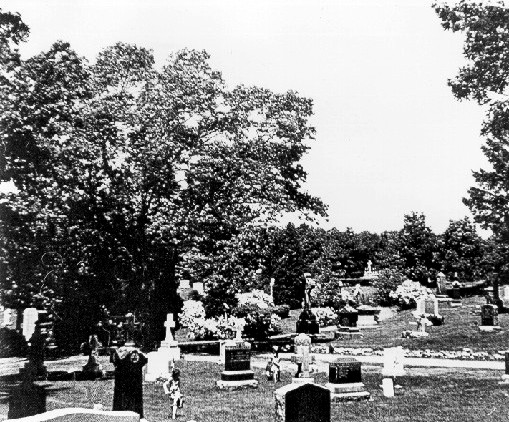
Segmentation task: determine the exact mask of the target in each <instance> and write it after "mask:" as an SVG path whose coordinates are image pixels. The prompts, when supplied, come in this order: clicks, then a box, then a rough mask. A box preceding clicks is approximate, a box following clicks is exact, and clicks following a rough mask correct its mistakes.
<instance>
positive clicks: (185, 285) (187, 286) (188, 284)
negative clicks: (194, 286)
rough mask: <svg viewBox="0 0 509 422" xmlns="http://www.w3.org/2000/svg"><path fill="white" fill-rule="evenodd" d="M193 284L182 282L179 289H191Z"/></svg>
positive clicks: (187, 281) (186, 281)
mask: <svg viewBox="0 0 509 422" xmlns="http://www.w3.org/2000/svg"><path fill="white" fill-rule="evenodd" d="M190 288H191V284H190V282H189V280H180V284H179V289H190Z"/></svg>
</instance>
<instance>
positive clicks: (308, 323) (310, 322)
mask: <svg viewBox="0 0 509 422" xmlns="http://www.w3.org/2000/svg"><path fill="white" fill-rule="evenodd" d="M304 277H305V278H306V287H305V289H304V303H303V309H302V312H301V314H300V315H299V320H298V321H297V324H296V325H297V326H296V331H297V333H305V334H318V333H319V332H320V327H319V325H318V321H317V320H316V316H315V314H313V312H311V299H310V294H311V290H313V289H314V287H315V286H316V282H315V281H314V280H313V279H312V278H311V274H308V273H306V274H304Z"/></svg>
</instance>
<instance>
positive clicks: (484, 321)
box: [481, 305, 498, 326]
mask: <svg viewBox="0 0 509 422" xmlns="http://www.w3.org/2000/svg"><path fill="white" fill-rule="evenodd" d="M481 325H485V326H497V325H498V308H497V306H496V305H483V306H482V307H481Z"/></svg>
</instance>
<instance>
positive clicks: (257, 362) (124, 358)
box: [2, 267, 509, 422]
mask: <svg viewBox="0 0 509 422" xmlns="http://www.w3.org/2000/svg"><path fill="white" fill-rule="evenodd" d="M371 272H372V271H371V269H370V268H369V267H368V268H366V271H365V276H366V275H367V276H368V277H369V276H370V273H371ZM184 287H185V288H183V289H181V294H182V295H183V296H186V291H185V290H186V289H191V288H190V287H189V288H188V287H187V286H184ZM400 287H401V286H400ZM463 287H464V286H462V284H461V283H460V282H458V281H457V280H453V281H452V282H448V281H447V280H439V283H437V286H436V288H435V289H434V290H433V291H431V290H430V289H428V288H422V286H421V287H418V286H416V285H415V284H411V282H409V283H406V287H405V286H403V289H405V288H411V289H418V291H419V292H420V293H419V294H417V295H416V300H415V307H413V306H412V307H410V309H407V310H402V311H400V312H399V313H397V314H391V315H390V316H387V317H381V314H382V313H383V312H384V310H383V309H381V308H376V307H373V306H369V305H362V304H360V305H359V304H358V302H357V304H356V303H354V302H351V303H350V302H349V303H347V304H346V305H345V306H344V308H342V309H341V310H340V312H338V314H337V315H336V317H335V318H332V319H330V320H329V319H327V318H325V317H323V316H322V315H321V314H320V310H317V309H316V308H313V307H312V303H313V302H312V298H313V290H314V289H315V288H316V282H315V281H314V280H313V279H311V278H310V277H309V275H306V289H305V294H304V297H303V299H304V300H303V303H302V308H301V309H300V310H299V311H298V312H296V313H295V312H290V313H289V316H288V317H284V316H283V317H279V318H281V321H285V322H286V325H287V327H289V328H288V329H287V330H286V331H287V332H284V333H280V334H276V335H269V336H266V337H265V338H263V339H261V340H259V339H258V340H255V339H253V338H252V336H248V335H246V334H247V330H246V328H247V327H248V324H249V318H240V317H229V316H228V315H224V317H223V319H224V321H223V322H225V323H226V325H225V328H224V335H221V337H220V338H219V339H212V340H199V339H198V340H197V339H196V333H197V332H198V331H199V330H198V329H197V326H200V324H202V323H203V324H206V319H205V322H204V321H201V320H202V319H204V318H203V317H204V315H203V314H202V313H201V312H197V313H196V312H195V314H194V318H191V317H190V316H189V315H181V319H182V320H184V321H186V318H187V319H188V321H187V322H186V323H185V325H186V327H185V328H181V329H180V330H179V331H182V332H184V331H186V334H185V336H184V335H183V333H179V334H180V335H176V331H175V328H176V316H175V315H173V314H168V315H167V320H166V322H165V324H164V326H165V327H164V328H165V338H164V340H163V341H161V343H160V344H159V347H158V348H157V349H156V350H151V351H146V350H141V349H140V347H139V346H140V345H141V343H140V335H139V332H138V331H139V330H140V325H139V324H137V323H136V321H135V320H134V319H133V317H132V315H128V316H126V320H124V323H123V324H121V325H120V327H119V326H118V325H117V329H118V330H119V332H120V333H121V334H118V333H117V334H118V335H116V336H113V335H111V333H109V332H108V334H109V335H108V336H107V337H102V338H100V336H99V333H100V331H99V330H104V326H103V324H102V323H101V324H98V325H97V327H96V329H95V330H93V332H91V333H90V336H89V338H88V340H87V342H85V343H84V345H83V352H84V354H85V355H86V356H87V357H86V359H87V360H86V361H85V362H83V361H82V360H81V362H83V363H84V364H83V365H82V366H81V367H80V368H76V363H77V361H76V360H73V361H72V363H71V364H70V366H65V365H64V367H65V370H61V369H60V370H59V369H56V368H58V366H59V365H60V364H59V360H58V359H57V360H52V359H54V358H55V357H54V356H52V355H51V350H52V347H53V346H52V345H51V341H50V339H51V333H50V331H51V322H50V321H49V322H48V321H45V314H44V313H42V314H39V313H38V312H37V310H35V309H27V310H25V312H24V320H23V323H22V332H23V334H24V335H27V336H28V337H29V342H28V343H29V347H28V356H27V357H28V361H27V362H25V361H22V362H21V363H22V365H21V366H19V365H17V366H16V365H14V366H13V367H12V368H11V370H9V371H7V373H4V374H3V376H2V393H3V399H4V405H3V409H4V410H5V412H4V414H5V415H6V416H7V417H8V418H20V417H23V416H27V415H35V414H37V415H40V417H41V418H46V417H47V418H49V419H51V418H57V417H62V412H64V413H65V412H66V410H65V409H68V408H71V407H83V408H85V409H88V410H86V411H83V412H88V411H92V412H98V414H102V413H101V412H104V411H105V410H107V411H109V410H110V409H112V410H113V411H114V412H121V411H128V412H134V417H135V418H136V417H137V418H140V417H141V418H143V417H146V418H147V419H148V420H163V419H167V418H168V417H169V416H168V415H170V417H173V415H174V416H175V417H176V418H178V417H186V418H191V417H194V418H196V419H197V420H244V419H243V416H242V415H243V412H245V411H246V410H247V409H246V408H248V409H250V408H251V407H252V406H253V400H261V401H263V403H264V404H263V405H262V407H263V408H265V409H266V411H267V412H268V413H269V416H268V417H267V416H263V417H262V420H276V421H288V422H290V421H304V420H317V421H330V420H332V419H334V418H335V417H337V416H338V415H339V414H342V415H344V414H349V412H351V411H353V409H357V410H359V409H362V406H366V408H368V409H371V410H370V411H372V412H373V414H372V415H371V416H372V417H373V418H375V416H377V417H379V416H381V417H382V420H383V418H390V416H391V415H392V413H391V410H390V408H389V409H386V411H384V410H379V411H376V412H375V411H374V410H373V409H374V408H373V404H371V403H374V402H376V401H379V402H380V403H387V401H388V400H392V401H393V402H394V403H395V409H399V410H398V411H399V412H403V414H404V413H405V412H409V413H408V416H409V417H410V414H411V412H410V411H409V409H408V408H405V406H404V405H403V403H405V402H407V401H408V400H410V402H411V403H414V400H417V398H418V394H417V395H416V391H417V390H414V383H415V382H416V381H415V376H414V375H415V374H413V371H414V370H413V369H411V368H409V367H406V362H411V360H410V359H411V353H410V351H411V350H410V349H411V348H412V344H414V346H416V347H422V345H424V346H425V347H426V346H428V347H429V346H430V344H432V343H430V341H432V340H433V338H435V339H439V338H443V339H444V340H445V341H446V342H447V341H449V342H451V341H452V343H454V340H453V337H451V336H448V331H444V329H450V330H456V331H459V332H460V334H465V332H464V331H463V332H462V330H465V329H466V328H465V327H466V326H465V325H463V327H462V326H461V324H460V323H459V321H463V323H464V322H465V320H469V322H470V326H469V327H468V329H469V330H470V333H475V335H474V336H469V337H468V336H467V338H468V341H469V342H470V343H467V344H469V345H470V346H471V347H470V348H468V347H462V348H461V353H460V354H459V355H458V354H456V355H455V354H454V353H453V351H454V347H458V346H460V344H459V343H456V344H452V350H451V348H449V349H448V350H446V351H444V352H441V351H436V350H435V351H434V352H435V353H438V354H433V353H427V354H426V353H425V354H422V355H421V357H422V356H428V357H439V358H447V357H448V358H450V359H457V358H458V357H460V358H463V359H470V360H474V361H478V360H480V359H486V358H487V359H491V360H492V364H493V365H492V366H487V367H485V369H490V370H492V371H491V372H488V373H483V375H482V376H483V377H486V382H485V384H484V385H483V386H481V385H476V387H470V388H479V389H480V390H483V389H485V388H491V389H492V392H495V396H498V397H500V396H503V395H506V394H507V393H506V391H507V390H506V389H505V388H506V386H507V385H508V382H509V381H508V380H509V353H506V351H505V349H506V347H504V345H505V344H507V337H506V330H507V327H509V321H508V320H507V319H506V313H505V312H506V308H505V306H504V301H507V299H509V298H508V297H507V294H506V293H507V290H508V289H507V288H505V287H500V290H499V291H497V292H496V293H495V294H494V292H493V289H490V288H483V289H482V295H473V296H468V297H467V296H465V292H466V291H467V290H465V289H464V288H463ZM187 293H189V292H187ZM204 293H205V292H204ZM362 294H363V293H362V287H361V286H360V285H359V284H358V285H356V286H354V287H353V288H352V289H351V291H350V292H349V293H348V295H349V296H353V297H355V296H358V297H362ZM268 296H270V295H268ZM260 298H265V296H263V292H254V294H252V295H244V299H246V300H248V301H250V300H255V299H256V300H258V301H260ZM241 299H242V298H241ZM197 302H199V301H197V300H188V303H189V304H191V305H193V306H194V307H196V303H197ZM184 303H185V302H184ZM353 305H356V307H354V306H353ZM184 309H186V308H185V307H184ZM499 311H500V312H501V313H500V316H499ZM455 317H456V318H455ZM398 318H404V319H405V320H406V321H405V324H403V325H401V324H393V323H394V320H397V319H398ZM322 319H324V321H326V322H325V323H322V322H321V320H322ZM195 320H199V321H198V323H196V321H195ZM193 323H194V325H193ZM269 323H270V321H269ZM216 329H217V327H216ZM106 331H108V330H106ZM384 331H385V337H384V338H382V336H381V335H382V333H384ZM177 333H178V331H177ZM377 336H379V337H378V338H377ZM476 336H477V337H476ZM191 337H192V338H193V340H191ZM104 338H106V339H107V341H108V344H107V345H106V346H105V345H104V344H103V341H104ZM476 339H479V340H482V341H485V342H488V344H491V345H492V346H493V347H494V348H495V349H497V348H498V350H496V352H497V353H496V354H492V355H488V354H487V353H486V352H483V351H480V350H479V349H484V345H483V343H482V341H480V342H479V343H478V344H477V345H476V344H474V342H475V341H476ZM101 340H102V341H101ZM380 340H382V341H380ZM386 340H388V341H387V342H386V343H384V341H386ZM359 344H362V345H363V346H364V347H357V346H358V345H359ZM464 345H465V344H463V346H464ZM367 346H370V347H367ZM416 347H413V349H414V351H415V349H416ZM474 349H477V350H475V351H474ZM486 350H487V349H486ZM425 351H426V352H429V349H428V350H425ZM455 352H456V353H457V352H458V350H456V351H455ZM447 353H449V355H448V354H447ZM479 353H484V354H481V355H480V354H479ZM354 355H356V356H354ZM373 357H379V359H374V360H371V361H370V358H373ZM366 359H368V360H367V363H368V364H369V363H371V364H373V363H375V364H382V365H383V366H382V370H381V371H380V370H379V369H376V370H374V371H373V368H372V367H370V368H369V369H368V370H366ZM193 360H194V361H195V362H193ZM363 361H364V362H365V363H362V362H363ZM504 362H505V371H504V370H503V366H501V365H503V364H504ZM211 364H212V369H211V367H210V366H207V365H211ZM200 365H202V366H203V367H205V368H208V370H209V372H210V374H208V376H207V377H206V379H207V381H206V382H203V381H202V380H201V376H202V372H203V370H202V369H200ZM424 366H426V364H424ZM472 368H476V366H475V365H473V366H472ZM187 371H195V373H192V374H188V373H186V372H187ZM181 373H182V376H181V375H180V374H181ZM430 373H432V371H430ZM423 374H424V375H423ZM460 374H461V376H460ZM460 374H457V375H458V377H459V378H461V377H465V378H466V379H467V382H471V381H470V378H472V377H473V378H475V377H476V375H475V374H472V373H471V374H468V372H467V373H460ZM212 375H213V376H214V377H215V379H213V380H212V378H211V376H212ZM420 376H421V377H422V376H424V377H428V374H426V371H423V370H421V375H420ZM365 378H366V379H367V380H369V382H365ZM169 380H171V382H172V383H177V384H178V385H179V386H180V381H181V380H182V382H183V386H184V387H183V388H182V390H183V395H182V397H185V398H186V400H185V401H183V402H184V403H194V404H193V406H195V407H196V408H193V409H188V407H187V406H188V404H187V405H185V406H183V405H182V401H178V400H173V401H172V400H171V399H168V398H167V397H166V399H165V393H164V391H166V390H165V389H164V388H163V386H164V385H166V384H165V382H166V383H168V382H170V381H169ZM436 382H439V381H438V379H437V380H436ZM187 383H189V384H187ZM419 383H422V381H421V380H419V381H418V382H417V384H419ZM186 384H187V385H186ZM424 384H426V385H427V387H426V389H433V388H436V387H434V386H433V384H432V381H431V380H427V381H425V382H424ZM453 384H454V383H453ZM59 385H61V386H64V385H65V386H66V387H65V388H66V389H70V390H72V391H70V392H67V393H64V394H63V395H62V394H61V393H59V391H60V390H59V387H58V386H59ZM69 385H72V388H70V387H69ZM80 385H81V387H80ZM84 388H85V389H88V390H87V391H89V393H87V394H88V396H89V397H88V398H87V400H78V404H79V406H74V403H73V400H75V399H74V398H72V399H71V398H70V397H68V396H69V395H72V396H73V397H74V395H75V391H76V390H79V389H81V390H82V391H83V389H84ZM108 388H109V389H111V391H110V392H109V393H104V394H100V395H98V393H97V392H98V391H102V390H103V389H108ZM460 389H461V385H460V384H458V385H456V384H454V385H453V387H451V390H450V391H447V392H446V393H444V394H445V397H449V396H451V397H452V396H454V395H457V394H458V393H459V390H460ZM258 390H260V391H258ZM250 391H252V392H250ZM179 394H180V393H179ZM208 394H214V397H216V399H215V400H217V402H218V403H221V406H222V407H221V409H219V410H218V409H216V412H214V411H212V410H211V408H210V404H208V405H204V403H203V402H202V401H200V400H199V398H201V399H202V400H204V401H207V399H206V397H207V395H208ZM479 394H481V392H479ZM482 394H484V393H482ZM170 396H171V395H170ZM193 396H194V398H193ZM179 397H180V396H179ZM250 397H252V398H253V399H251V398H250ZM350 402H355V403H354V404H352V403H350ZM363 403H364V404H363ZM270 404H272V405H270ZM414 404H415V403H414ZM485 405H486V403H480V407H481V408H483V406H485ZM94 408H95V410H94ZM90 409H92V410H90ZM147 409H150V410H149V413H147V414H146V413H145V412H146V411H147ZM200 409H201V410H200ZM204 409H205V410H204ZM207 409H208V410H207ZM226 409H228V411H227V412H226V413H229V414H228V415H227V417H225V415H224V413H221V412H225V411H226ZM243 409H244V410H243ZM403 409H406V410H403ZM55 412H56V413H55ZM59 412H60V413H59ZM69 412H70V411H69ZM72 412H75V413H76V412H78V413H79V412H81V411H80V410H73V411H72ZM72 412H71V413H72ZM377 412H378V413H377ZM384 412H385V413H384ZM75 413H73V414H75ZM118 415H120V414H118ZM136 415H137V416H136ZM124 416H125V415H124ZM132 416H133V415H131V417H132ZM465 416H466V419H465V420H468V416H467V415H465ZM498 416H500V414H499V413H497V414H495V417H494V419H493V420H497V417H498ZM119 417H120V416H119ZM221 418H223V419H221ZM331 418H332V419H331ZM441 418H444V420H446V416H444V415H443V414H441V413H440V412H439V411H437V418H436V420H441ZM488 419H489V418H488ZM41 420H44V419H41ZM246 420H250V419H249V418H248V419H246ZM360 420H371V419H370V418H367V419H360ZM373 420H374V419H373ZM403 420H404V419H403ZM125 421H127V419H125ZM119 422H120V420H119Z"/></svg>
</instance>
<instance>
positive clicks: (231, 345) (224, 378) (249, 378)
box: [216, 340, 258, 390]
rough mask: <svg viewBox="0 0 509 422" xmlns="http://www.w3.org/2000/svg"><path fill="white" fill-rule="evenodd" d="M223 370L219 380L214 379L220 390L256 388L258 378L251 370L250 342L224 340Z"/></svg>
mask: <svg viewBox="0 0 509 422" xmlns="http://www.w3.org/2000/svg"><path fill="white" fill-rule="evenodd" d="M224 353H225V359H224V371H223V372H221V380H219V381H216V385H217V387H219V389H221V390H237V389H241V388H258V380H256V379H255V378H254V372H253V371H252V370H251V344H249V343H247V342H241V343H239V342H237V341H235V340H228V341H226V342H225V348H224Z"/></svg>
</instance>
